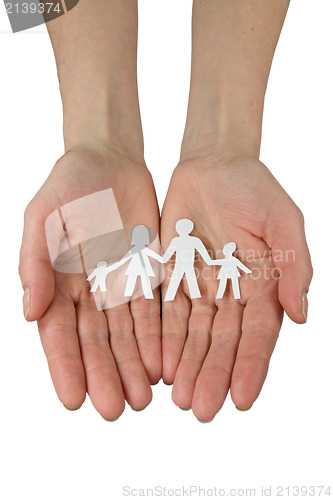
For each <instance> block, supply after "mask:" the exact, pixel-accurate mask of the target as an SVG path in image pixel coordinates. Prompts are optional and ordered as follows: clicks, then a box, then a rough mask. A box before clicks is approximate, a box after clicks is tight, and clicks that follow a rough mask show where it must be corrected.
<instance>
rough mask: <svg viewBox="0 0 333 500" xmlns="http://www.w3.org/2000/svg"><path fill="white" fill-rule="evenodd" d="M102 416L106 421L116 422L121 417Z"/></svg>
mask: <svg viewBox="0 0 333 500" xmlns="http://www.w3.org/2000/svg"><path fill="white" fill-rule="evenodd" d="M102 418H103V419H104V420H105V422H116V421H117V420H118V418H119V417H117V418H104V417H102Z"/></svg>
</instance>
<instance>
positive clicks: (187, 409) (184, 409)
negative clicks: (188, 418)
mask: <svg viewBox="0 0 333 500" xmlns="http://www.w3.org/2000/svg"><path fill="white" fill-rule="evenodd" d="M179 408H180V410H182V411H189V410H190V409H191V407H190V408H181V407H180V406H179Z"/></svg>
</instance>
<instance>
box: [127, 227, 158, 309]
mask: <svg viewBox="0 0 333 500" xmlns="http://www.w3.org/2000/svg"><path fill="white" fill-rule="evenodd" d="M131 245H132V246H133V248H131V250H130V251H129V252H128V253H127V254H126V255H125V256H124V257H123V258H122V259H121V261H120V262H119V263H118V264H119V265H122V264H123V263H124V262H126V261H127V260H129V259H131V261H130V263H129V266H128V268H127V269H126V271H125V276H128V278H127V283H126V288H125V293H124V295H125V297H131V296H132V295H133V293H134V288H135V284H136V281H137V278H138V277H140V278H141V285H142V290H143V294H144V296H145V298H146V299H153V298H154V296H153V291H152V288H151V283H150V276H155V273H154V271H153V268H152V267H151V264H150V261H149V257H152V258H153V259H155V260H157V261H158V262H160V263H161V264H163V263H164V260H163V257H161V255H159V254H158V253H156V252H154V250H151V249H150V248H148V245H149V232H148V229H147V228H146V227H145V226H136V227H135V228H134V229H133V232H132V240H131Z"/></svg>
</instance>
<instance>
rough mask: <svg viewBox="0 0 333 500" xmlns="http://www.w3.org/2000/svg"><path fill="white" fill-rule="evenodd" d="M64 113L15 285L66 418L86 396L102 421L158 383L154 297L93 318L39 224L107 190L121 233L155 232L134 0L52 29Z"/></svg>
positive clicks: (79, 10) (102, 5)
mask: <svg viewBox="0 0 333 500" xmlns="http://www.w3.org/2000/svg"><path fill="white" fill-rule="evenodd" d="M48 30H49V34H50V38H51V41H52V45H53V48H54V52H55V57H56V63H57V70H58V77H59V82H60V91H61V97H62V102H63V113H64V142H65V151H66V153H65V155H64V156H63V157H62V158H61V159H60V160H58V161H57V163H56V165H55V166H54V168H53V170H52V171H51V173H50V175H49V176H48V178H47V179H46V181H45V183H44V184H43V186H42V187H41V189H40V190H39V191H38V193H37V194H36V196H35V197H34V198H33V200H32V201H31V202H30V204H29V205H28V207H27V210H26V213H25V223H24V234H23V240H22V247H21V255H20V267H19V271H20V276H21V280H22V285H23V288H24V290H25V294H24V300H23V307H24V314H25V316H26V319H27V320H28V321H34V320H37V321H38V328H39V332H40V337H41V341H42V344H43V348H44V350H45V353H46V356H47V359H48V364H49V368H50V373H51V376H52V380H53V383H54V386H55V389H56V392H57V394H58V396H59V398H60V400H61V401H62V402H63V404H64V405H65V406H66V407H67V408H68V409H71V410H74V409H77V408H79V407H80V406H81V405H82V403H83V401H84V399H85V396H86V392H88V394H89V396H90V398H91V401H92V403H93V404H94V406H95V408H96V409H97V410H98V411H99V413H100V414H101V415H102V416H103V417H104V418H105V419H107V420H114V419H116V418H118V417H119V415H120V414H121V413H122V412H123V410H124V407H125V399H126V400H127V401H128V403H129V404H130V406H131V407H132V408H133V409H135V410H141V409H143V408H144V407H145V406H147V405H148V404H149V402H150V401H151V397H152V392H151V387H150V384H155V383H157V382H158V380H159V379H160V377H161V369H162V362H161V361H162V357H161V356H162V355H161V319H160V296H159V290H158V289H157V290H155V291H154V300H145V299H144V298H143V297H141V298H139V299H137V300H134V301H132V302H131V303H127V304H123V305H121V306H118V307H115V308H112V309H109V310H107V311H105V312H103V311H97V310H96V306H95V303H94V300H93V298H92V294H90V286H89V284H88V283H87V281H86V276H84V275H66V274H63V273H58V272H54V271H53V269H52V266H51V263H50V259H49V254H48V249H47V245H46V239H45V228H44V225H45V220H46V218H47V217H48V215H49V214H50V213H52V212H53V211H54V210H55V209H57V208H59V207H61V206H62V205H64V204H66V203H68V202H69V201H72V200H75V199H77V198H80V197H81V196H84V195H87V194H90V193H93V192H96V191H100V190H103V189H107V188H110V187H112V188H113V191H114V195H115V198H116V201H117V205H118V208H119V212H120V214H121V218H122V222H123V225H124V226H129V225H131V226H135V225H138V224H144V225H146V226H148V227H153V228H155V229H156V230H157V231H159V210H158V206H157V201H156V195H155V190H154V185H153V182H152V179H151V175H150V173H149V171H148V170H147V168H146V165H145V162H144V154H143V137H142V129H141V120H140V113H139V104H138V93H137V77H136V48H137V5H136V1H135V0H129V1H126V2H123V1H122V0H100V1H99V2H98V8H96V2H93V1H92V0H80V2H79V4H78V5H77V6H76V7H75V8H74V9H73V10H72V11H70V12H69V13H67V14H66V15H64V16H62V17H61V18H59V19H57V20H56V21H53V22H51V23H49V25H48Z"/></svg>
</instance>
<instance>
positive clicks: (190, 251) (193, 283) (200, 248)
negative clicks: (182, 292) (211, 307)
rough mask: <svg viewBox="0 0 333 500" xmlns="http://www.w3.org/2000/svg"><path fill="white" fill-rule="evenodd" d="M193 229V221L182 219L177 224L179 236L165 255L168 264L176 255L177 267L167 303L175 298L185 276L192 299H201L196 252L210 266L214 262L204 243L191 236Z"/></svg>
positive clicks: (168, 291) (175, 267)
mask: <svg viewBox="0 0 333 500" xmlns="http://www.w3.org/2000/svg"><path fill="white" fill-rule="evenodd" d="M193 228H194V224H193V222H192V221H191V220H189V219H180V220H179V221H178V222H177V223H176V231H177V233H178V234H179V236H176V237H175V238H173V240H172V241H171V243H170V245H169V248H168V249H167V251H166V252H165V254H164V262H168V260H169V259H170V258H171V257H172V256H173V254H174V253H175V254H176V262H175V266H174V269H173V272H172V276H171V279H170V283H169V286H168V290H167V293H166V295H165V299H164V300H165V301H166V302H168V301H170V300H173V299H174V298H175V296H176V293H177V290H178V287H179V285H180V282H181V280H182V278H183V276H185V278H186V280H187V284H188V288H189V292H190V297H191V299H198V298H200V297H201V293H200V290H199V286H198V281H197V277H196V275H195V270H194V257H195V251H197V252H198V253H199V254H200V255H201V257H202V258H203V259H204V261H205V262H206V263H207V264H208V265H212V263H213V262H212V260H211V258H210V256H209V253H208V252H207V250H206V248H205V246H204V244H203V243H202V241H201V240H200V239H199V238H197V237H195V236H190V233H191V232H192V231H193Z"/></svg>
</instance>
